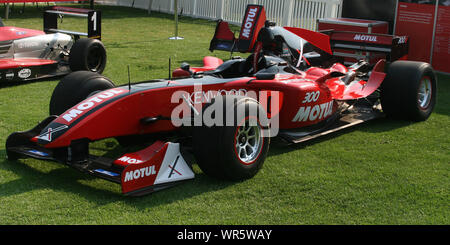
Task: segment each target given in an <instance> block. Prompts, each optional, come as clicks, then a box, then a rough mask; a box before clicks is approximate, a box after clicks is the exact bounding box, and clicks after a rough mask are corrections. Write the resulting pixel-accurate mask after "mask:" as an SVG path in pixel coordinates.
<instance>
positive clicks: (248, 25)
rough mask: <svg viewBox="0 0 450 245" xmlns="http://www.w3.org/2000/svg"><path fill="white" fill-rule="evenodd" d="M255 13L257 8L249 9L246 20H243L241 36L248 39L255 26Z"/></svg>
mask: <svg viewBox="0 0 450 245" xmlns="http://www.w3.org/2000/svg"><path fill="white" fill-rule="evenodd" d="M257 11H258V7H253V8H250V9H249V11H248V14H247V19H246V20H245V24H244V29H243V30H242V36H244V37H246V38H250V33H251V31H252V27H253V25H254V24H255V16H256V12H257Z"/></svg>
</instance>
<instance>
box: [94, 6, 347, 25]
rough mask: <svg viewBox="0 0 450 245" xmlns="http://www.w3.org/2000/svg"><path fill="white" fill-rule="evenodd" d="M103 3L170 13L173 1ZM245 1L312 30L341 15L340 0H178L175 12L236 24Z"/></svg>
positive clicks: (281, 20)
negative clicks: (320, 19)
mask: <svg viewBox="0 0 450 245" xmlns="http://www.w3.org/2000/svg"><path fill="white" fill-rule="evenodd" d="M95 2H96V3H100V4H106V5H118V6H127V7H134V8H140V9H148V10H149V11H150V10H151V11H158V12H163V13H174V12H173V11H174V1H173V0H96V1H95ZM247 4H261V5H264V7H265V9H266V14H267V19H269V20H271V21H274V22H276V23H277V24H278V25H281V26H294V27H301V28H305V29H309V30H316V25H317V19H319V18H328V17H331V18H335V17H340V16H341V11H342V8H341V6H342V0H178V11H179V13H180V14H182V15H184V16H190V17H194V18H202V19H211V20H217V19H223V20H225V21H228V22H230V23H232V24H236V25H240V24H241V21H242V18H243V15H244V12H245V7H246V6H247Z"/></svg>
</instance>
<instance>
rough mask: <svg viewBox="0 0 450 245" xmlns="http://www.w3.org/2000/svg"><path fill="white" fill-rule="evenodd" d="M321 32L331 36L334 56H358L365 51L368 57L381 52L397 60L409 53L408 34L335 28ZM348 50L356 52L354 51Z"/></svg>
mask: <svg viewBox="0 0 450 245" xmlns="http://www.w3.org/2000/svg"><path fill="white" fill-rule="evenodd" d="M321 32H322V33H324V34H327V35H328V36H329V37H330V44H331V49H332V51H333V55H334V56H342V57H352V58H358V57H359V56H360V54H361V53H362V52H364V53H365V55H366V56H367V57H370V56H371V57H374V56H376V55H378V56H379V55H380V54H381V55H384V56H385V57H384V58H386V60H389V61H395V60H398V59H406V58H407V55H408V49H409V38H408V36H393V35H386V34H376V33H370V34H367V33H357V32H346V31H334V30H329V31H321ZM342 51H343V52H342ZM346 51H347V52H346ZM348 51H356V52H353V53H352V52H348ZM358 53H359V54H358Z"/></svg>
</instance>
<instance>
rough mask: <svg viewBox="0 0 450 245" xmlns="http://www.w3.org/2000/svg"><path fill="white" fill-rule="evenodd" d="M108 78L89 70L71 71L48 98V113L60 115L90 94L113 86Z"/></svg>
mask: <svg viewBox="0 0 450 245" xmlns="http://www.w3.org/2000/svg"><path fill="white" fill-rule="evenodd" d="M114 87H115V86H114V83H113V82H112V81H111V80H109V79H108V78H106V77H104V76H102V75H100V74H98V73H94V72H90V71H77V72H72V73H70V74H69V75H67V76H65V77H64V78H63V79H61V81H60V82H59V83H58V85H56V87H55V89H54V90H53V94H52V97H51V99H50V115H60V114H62V113H63V112H65V111H66V110H68V109H69V108H71V107H73V106H74V105H76V104H78V103H80V102H81V101H83V100H84V99H86V98H87V97H89V96H90V95H92V94H94V93H97V92H100V91H103V90H106V89H110V88H114Z"/></svg>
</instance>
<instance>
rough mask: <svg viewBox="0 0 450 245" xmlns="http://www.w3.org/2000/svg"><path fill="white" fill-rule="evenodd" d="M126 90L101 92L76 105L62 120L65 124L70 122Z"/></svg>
mask: <svg viewBox="0 0 450 245" xmlns="http://www.w3.org/2000/svg"><path fill="white" fill-rule="evenodd" d="M125 91H126V90H121V89H110V90H108V91H105V92H102V93H99V94H97V95H96V96H94V97H91V98H89V99H87V100H85V101H83V102H82V103H80V104H78V105H77V106H76V107H75V108H73V109H71V110H70V111H69V112H67V113H66V114H64V115H62V118H64V120H66V122H70V121H72V120H73V119H74V118H76V117H78V116H79V115H80V114H82V113H83V112H84V111H87V110H89V109H91V108H92V107H95V106H96V105H98V104H100V103H102V102H103V101H105V100H107V99H110V98H112V97H114V96H115V95H118V94H122V93H124V92H125Z"/></svg>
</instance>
